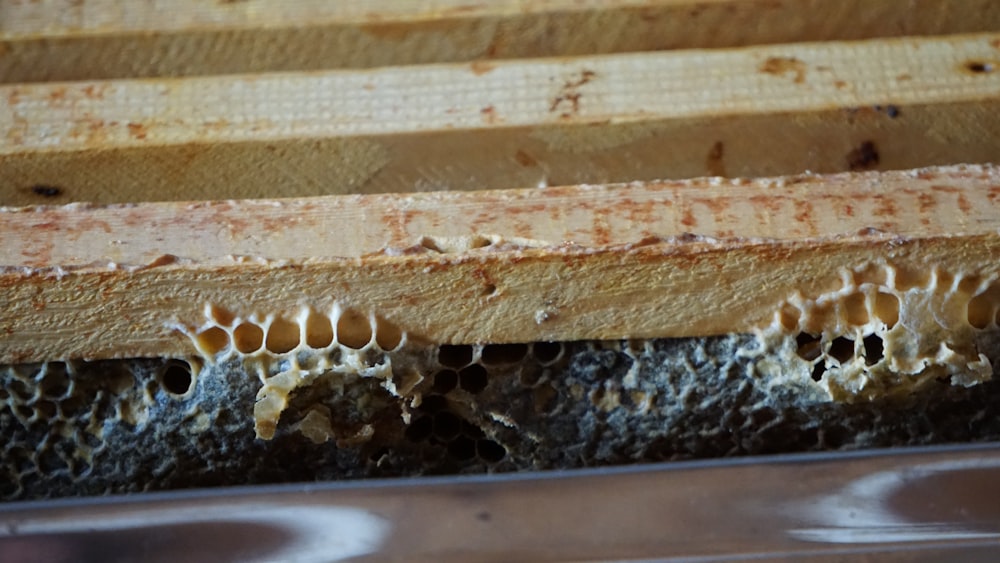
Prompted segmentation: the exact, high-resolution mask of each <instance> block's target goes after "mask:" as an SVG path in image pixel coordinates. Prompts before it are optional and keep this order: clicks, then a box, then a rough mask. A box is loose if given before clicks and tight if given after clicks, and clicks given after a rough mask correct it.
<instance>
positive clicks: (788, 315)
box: [778, 303, 802, 330]
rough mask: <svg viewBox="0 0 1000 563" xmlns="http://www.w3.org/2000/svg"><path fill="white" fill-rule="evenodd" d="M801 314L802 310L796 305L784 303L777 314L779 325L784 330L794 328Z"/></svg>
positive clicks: (796, 326)
mask: <svg viewBox="0 0 1000 563" xmlns="http://www.w3.org/2000/svg"><path fill="white" fill-rule="evenodd" d="M801 316H802V311H800V310H799V308H798V307H796V306H795V305H792V304H790V303H785V304H784V305H782V307H781V311H780V312H779V314H778V321H779V322H781V326H782V327H784V329H785V330H795V329H796V328H798V326H799V318H800V317H801Z"/></svg>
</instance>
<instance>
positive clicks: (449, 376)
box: [432, 369, 458, 394]
mask: <svg viewBox="0 0 1000 563" xmlns="http://www.w3.org/2000/svg"><path fill="white" fill-rule="evenodd" d="M457 386H458V372H457V371H455V370H452V369H443V370H441V371H439V372H437V373H435V374H434V385H433V387H432V389H433V390H434V392H435V393H442V394H444V393H447V392H449V391H451V390H452V389H454V388H455V387H457Z"/></svg>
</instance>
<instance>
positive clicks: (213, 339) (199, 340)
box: [195, 326, 229, 356]
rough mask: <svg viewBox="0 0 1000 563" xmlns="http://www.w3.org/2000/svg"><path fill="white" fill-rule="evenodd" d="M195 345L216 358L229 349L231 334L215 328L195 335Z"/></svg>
mask: <svg viewBox="0 0 1000 563" xmlns="http://www.w3.org/2000/svg"><path fill="white" fill-rule="evenodd" d="M195 343H196V344H197V346H198V348H200V349H201V351H202V352H204V353H205V354H207V355H209V356H214V355H216V354H218V353H219V352H222V351H223V350H225V349H226V348H228V347H229V334H228V333H227V332H226V331H224V330H222V329H221V328H219V327H217V326H213V327H210V328H207V329H205V330H203V331H201V332H199V333H198V334H197V335H195Z"/></svg>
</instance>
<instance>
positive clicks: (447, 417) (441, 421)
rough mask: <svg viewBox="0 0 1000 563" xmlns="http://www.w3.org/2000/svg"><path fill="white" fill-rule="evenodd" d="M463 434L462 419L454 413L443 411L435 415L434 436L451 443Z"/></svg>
mask: <svg viewBox="0 0 1000 563" xmlns="http://www.w3.org/2000/svg"><path fill="white" fill-rule="evenodd" d="M461 432H462V419H461V418H459V417H458V415H456V414H454V413H450V412H448V411H441V412H439V413H437V414H435V415H434V436H436V437H437V438H439V439H441V440H444V441H446V442H447V441H449V440H453V439H454V438H455V437H456V436H458V435H459V434H461Z"/></svg>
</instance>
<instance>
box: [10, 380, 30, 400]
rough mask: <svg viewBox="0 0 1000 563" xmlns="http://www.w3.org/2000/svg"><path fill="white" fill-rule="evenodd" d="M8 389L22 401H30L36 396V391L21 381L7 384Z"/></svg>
mask: <svg viewBox="0 0 1000 563" xmlns="http://www.w3.org/2000/svg"><path fill="white" fill-rule="evenodd" d="M7 389H9V390H10V392H11V393H13V394H14V396H15V397H17V399H18V400H20V401H25V402H27V401H30V400H31V399H32V397H34V396H35V390H34V389H32V388H31V387H30V386H29V385H28V384H27V383H25V382H24V381H21V380H20V379H14V380H12V381H11V382H10V383H8V384H7Z"/></svg>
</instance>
